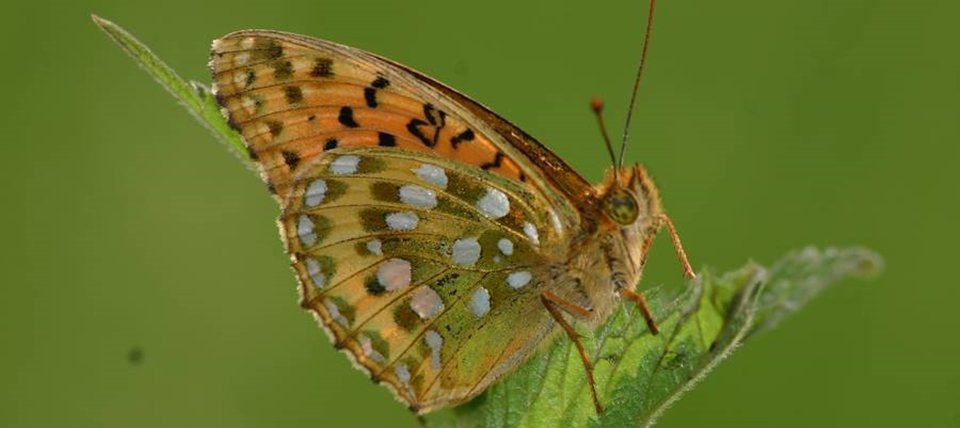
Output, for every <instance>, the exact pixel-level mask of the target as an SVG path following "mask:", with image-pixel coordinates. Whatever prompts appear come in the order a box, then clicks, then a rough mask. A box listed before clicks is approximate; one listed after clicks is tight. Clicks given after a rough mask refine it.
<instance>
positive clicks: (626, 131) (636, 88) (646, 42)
mask: <svg viewBox="0 0 960 428" xmlns="http://www.w3.org/2000/svg"><path fill="white" fill-rule="evenodd" d="M656 4H657V0H650V10H649V12H647V31H646V34H644V36H643V49H642V50H641V51H640V66H639V67H637V78H636V79H635V80H634V81H633V95H632V96H631V97H630V107H628V108H627V121H626V123H625V124H624V125H623V141H622V142H621V143H620V160H619V161H618V162H617V163H616V166H615V167H614V168H615V171H619V170H620V169H621V168H623V156H624V153H626V151H627V137H629V135H630V119H632V118H633V107H634V105H635V104H636V103H637V93H638V92H640V77H641V76H643V66H644V64H645V63H646V61H647V48H648V47H649V46H650V30H651V29H652V28H653V9H654V7H656Z"/></svg>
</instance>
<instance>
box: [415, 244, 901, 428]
mask: <svg viewBox="0 0 960 428" xmlns="http://www.w3.org/2000/svg"><path fill="white" fill-rule="evenodd" d="M881 267H882V259H881V258H880V256H879V255H877V254H875V253H873V252H871V251H869V250H865V249H860V248H852V249H843V250H837V249H827V250H824V251H819V250H817V249H814V248H807V249H804V250H802V251H797V252H793V253H790V254H787V255H786V256H784V257H783V258H782V259H781V260H780V261H778V262H776V263H775V264H773V265H772V266H771V267H770V268H764V267H763V266H760V265H757V264H755V263H748V264H747V265H746V266H744V267H742V268H740V269H739V270H736V271H733V272H729V273H726V274H723V275H715V274H713V273H712V272H711V271H709V270H707V271H705V272H702V273H701V274H700V275H699V276H698V277H697V279H695V280H693V281H691V282H690V284H689V286H688V287H686V288H684V289H682V290H676V291H672V292H671V291H668V290H664V289H657V290H652V291H650V292H648V294H647V298H648V301H649V302H651V306H652V307H653V308H656V309H655V312H656V316H657V319H658V320H659V324H660V328H661V333H660V334H659V335H657V336H653V335H650V334H649V332H648V331H647V330H646V328H645V326H644V322H643V317H642V315H641V314H640V312H639V311H638V309H637V308H635V307H634V305H626V304H625V305H621V307H620V308H619V309H618V310H617V311H615V312H614V314H613V315H612V316H611V317H610V318H609V320H608V321H607V322H606V323H604V324H602V325H600V326H599V327H598V328H596V329H595V330H594V331H592V332H590V331H583V330H582V329H581V330H579V331H580V332H581V335H582V337H583V340H582V341H583V343H584V345H585V346H587V348H588V350H589V352H590V354H591V355H592V356H593V361H594V363H595V369H594V375H595V377H596V380H597V390H598V394H599V395H600V400H601V402H602V403H603V404H604V405H605V407H606V408H607V411H606V412H605V413H604V414H603V415H601V416H599V417H598V416H597V414H596V412H595V411H594V408H593V402H592V400H591V397H590V391H589V388H588V387H587V384H586V380H585V379H586V377H585V373H584V369H583V364H582V363H581V362H580V357H579V355H578V354H577V352H576V348H575V347H574V346H573V344H572V342H571V341H570V340H567V339H566V338H565V337H561V338H559V339H558V341H557V343H556V344H554V346H552V347H551V348H549V350H547V351H546V352H543V353H542V354H540V355H537V356H535V357H534V358H532V359H531V360H530V361H529V362H527V363H525V364H524V365H523V366H522V367H520V368H519V369H518V370H517V371H516V372H515V373H513V374H511V375H510V376H508V377H507V378H506V379H504V380H503V381H501V382H499V383H497V384H496V385H494V386H493V387H491V388H490V389H489V390H487V392H486V393H485V394H484V395H482V396H480V397H478V398H477V399H476V400H474V401H473V402H471V403H467V404H465V405H463V406H460V407H457V408H454V409H450V410H444V411H441V412H437V413H435V414H431V415H429V416H427V417H426V418H425V422H426V424H427V425H428V426H431V427H446V426H450V427H453V426H456V427H595V426H603V427H634V426H642V427H648V426H651V425H653V424H654V422H656V419H657V418H658V417H659V416H660V415H661V414H662V413H663V411H664V410H665V409H666V408H667V407H669V406H670V404H671V403H672V402H674V401H675V400H676V399H677V398H678V397H679V396H680V395H681V394H682V393H683V392H685V391H687V390H689V389H690V388H692V387H693V385H694V384H696V383H697V382H698V381H699V380H701V379H702V378H703V377H704V376H705V375H706V374H707V373H708V372H709V371H710V370H711V369H712V368H713V367H714V366H716V364H717V363H718V362H720V361H721V360H722V359H723V358H725V357H727V356H728V355H730V353H731V352H732V351H733V350H734V349H736V348H737V347H738V346H740V345H741V344H742V343H743V342H744V340H745V339H747V338H749V337H752V336H753V335H754V334H756V333H759V332H762V331H767V330H770V329H771V328H773V327H774V326H775V325H776V324H777V323H778V322H779V321H780V320H782V319H783V318H784V316H786V315H788V314H790V313H793V312H795V311H796V310H798V309H799V308H800V307H801V306H803V304H804V303H806V302H808V301H809V300H810V299H812V298H813V297H814V296H816V295H817V294H818V293H820V292H821V291H823V290H824V289H825V288H826V287H827V286H829V285H831V284H834V283H836V282H837V281H839V280H841V279H844V278H846V277H849V276H860V277H864V276H869V275H874V274H876V273H877V272H879V270H880V269H881ZM657 309H658V310H657Z"/></svg>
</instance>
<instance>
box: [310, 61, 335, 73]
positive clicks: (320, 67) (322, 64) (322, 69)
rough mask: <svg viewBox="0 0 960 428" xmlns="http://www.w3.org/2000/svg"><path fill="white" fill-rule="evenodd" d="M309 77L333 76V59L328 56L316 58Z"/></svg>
mask: <svg viewBox="0 0 960 428" xmlns="http://www.w3.org/2000/svg"><path fill="white" fill-rule="evenodd" d="M310 76H311V77H333V60H331V59H330V58H317V61H316V62H315V63H314V65H313V69H311V70H310Z"/></svg>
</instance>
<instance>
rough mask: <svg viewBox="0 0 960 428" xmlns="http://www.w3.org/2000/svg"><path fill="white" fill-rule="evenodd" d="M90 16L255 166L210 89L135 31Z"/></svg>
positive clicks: (237, 154) (251, 166) (249, 166)
mask: <svg viewBox="0 0 960 428" xmlns="http://www.w3.org/2000/svg"><path fill="white" fill-rule="evenodd" d="M90 17H91V18H93V22H94V23H96V24H97V26H99V27H100V29H101V30H103V32H105V33H107V36H109V37H110V38H111V39H113V41H114V42H116V43H117V44H118V45H120V47H121V48H123V50H124V51H125V52H127V54H129V55H130V57H131V58H133V60H134V61H135V62H136V63H137V65H139V66H140V67H141V68H143V69H144V70H146V72H147V73H149V74H150V76H152V77H153V78H154V80H156V81H157V83H159V84H160V85H161V86H163V88H164V89H166V90H167V92H170V94H171V95H173V96H174V98H176V99H177V101H179V102H180V104H182V105H183V106H184V107H186V108H187V111H189V112H190V114H191V115H193V117H194V118H195V119H197V121H199V122H200V124H202V125H203V126H204V127H206V128H207V129H209V130H210V131H211V132H212V133H213V135H214V136H216V137H217V139H219V140H220V141H221V142H223V143H225V144H226V145H227V147H228V148H230V149H231V151H232V152H233V153H234V154H235V155H236V156H237V158H239V159H240V160H241V161H242V162H243V163H244V165H246V166H247V167H248V168H253V164H252V163H251V162H250V160H249V158H248V156H247V148H246V145H245V144H244V143H243V139H242V138H241V136H240V134H238V133H237V132H236V131H234V130H233V129H232V128H230V125H228V124H227V121H226V119H224V117H223V114H221V113H220V106H219V105H217V100H216V99H214V97H213V93H212V92H210V89H208V88H207V87H205V86H204V85H202V84H200V83H197V82H190V83H187V81H185V80H183V78H181V77H180V76H179V75H178V74H177V73H176V72H175V71H173V69H171V68H170V66H168V65H167V64H166V63H164V62H163V61H161V60H160V58H158V57H157V56H156V55H154V53H153V52H151V51H150V48H148V47H147V46H146V45H144V44H143V43H140V41H139V40H137V39H136V38H135V37H133V35H131V34H130V33H128V32H127V31H126V30H124V29H123V28H120V26H118V25H117V24H114V23H112V22H110V21H107V20H106V19H103V18H101V17H99V16H97V15H91V16H90Z"/></svg>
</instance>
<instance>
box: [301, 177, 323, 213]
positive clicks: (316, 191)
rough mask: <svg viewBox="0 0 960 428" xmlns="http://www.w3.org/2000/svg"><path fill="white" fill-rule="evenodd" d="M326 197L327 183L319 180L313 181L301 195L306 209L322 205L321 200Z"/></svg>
mask: <svg viewBox="0 0 960 428" xmlns="http://www.w3.org/2000/svg"><path fill="white" fill-rule="evenodd" d="M326 195H327V182H326V181H323V180H321V179H316V180H313V181H312V182H310V185H308V186H307V190H306V191H305V192H304V193H303V203H304V204H305V205H306V206H308V207H315V206H317V205H320V204H321V203H323V198H324V197H325V196H326Z"/></svg>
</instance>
